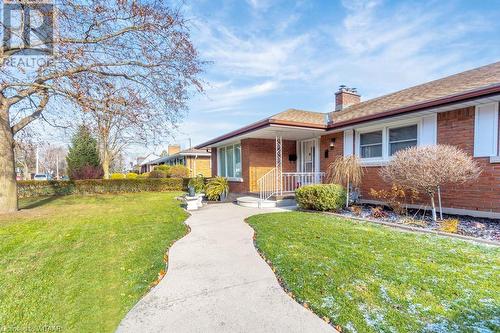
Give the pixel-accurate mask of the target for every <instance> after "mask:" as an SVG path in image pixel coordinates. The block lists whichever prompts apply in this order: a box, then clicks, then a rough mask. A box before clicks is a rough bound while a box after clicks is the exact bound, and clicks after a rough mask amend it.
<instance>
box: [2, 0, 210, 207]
mask: <svg viewBox="0 0 500 333" xmlns="http://www.w3.org/2000/svg"><path fill="white" fill-rule="evenodd" d="M22 6H23V7H22V8H24V6H25V5H24V4H23V5H22ZM26 6H29V4H27V5H26ZM55 14H56V16H55V19H56V26H57V29H58V34H57V35H56V36H55V37H54V38H53V40H52V42H51V46H53V48H54V49H55V50H56V52H55V53H54V54H53V56H52V58H51V59H50V61H46V62H44V63H41V64H38V66H37V68H36V69H35V70H32V71H27V70H25V68H23V66H22V65H20V64H19V63H16V62H11V63H10V64H11V65H10V66H6V65H4V66H3V67H2V68H1V69H0V213H4V212H12V211H16V210H17V195H16V193H17V184H16V180H15V168H14V136H15V134H16V133H18V132H19V131H20V130H21V129H23V128H25V127H26V126H27V125H28V124H30V123H31V122H32V121H34V120H35V119H37V118H39V117H40V116H42V117H43V116H44V115H46V114H47V112H49V113H50V112H51V110H58V111H59V110H61V109H65V110H72V109H75V108H77V107H83V108H85V107H92V106H93V105H98V103H97V101H96V100H95V98H96V96H98V95H99V94H92V89H91V88H92V85H99V86H101V87H104V86H105V85H106V84H109V85H111V86H113V87H116V88H121V87H127V89H130V90H132V91H133V92H134V95H135V96H137V99H139V100H141V101H142V103H143V105H144V106H145V108H147V109H149V110H151V109H153V107H154V108H156V109H158V110H161V112H157V113H156V114H155V115H156V116H157V117H158V118H157V119H156V121H158V122H159V123H164V124H165V123H169V122H171V120H172V119H175V117H176V116H177V115H179V114H180V113H182V112H183V111H184V110H185V109H186V102H187V100H188V98H189V94H190V92H191V91H192V88H195V90H198V91H201V90H202V84H201V82H200V80H199V78H198V77H199V75H200V73H201V71H202V67H203V65H204V63H203V62H202V61H200V60H199V56H198V53H197V51H196V49H195V48H194V46H193V44H192V42H191V39H190V33H189V27H188V22H187V21H186V20H185V19H184V18H183V16H182V14H181V13H180V10H178V9H172V8H170V7H168V6H167V5H166V4H165V2H164V1H162V0H150V1H132V0H130V1H127V0H92V1H79V0H66V1H63V2H58V4H57V6H56V10H55ZM46 15H53V13H52V12H51V13H47V14H46ZM21 17H24V16H21ZM32 46H33V45H32ZM35 46H36V45H35ZM17 52H18V50H16V49H13V50H7V52H4V58H3V60H4V63H8V61H7V60H9V59H14V58H15V57H16V53H17ZM12 63H14V65H12ZM90 83H92V85H91V84H90ZM52 112H53V111H52ZM56 118H57V116H56Z"/></svg>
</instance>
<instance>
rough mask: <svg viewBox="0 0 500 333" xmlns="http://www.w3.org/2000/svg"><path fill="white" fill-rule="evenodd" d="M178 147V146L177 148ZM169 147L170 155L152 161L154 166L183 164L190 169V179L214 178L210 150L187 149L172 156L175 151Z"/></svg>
mask: <svg viewBox="0 0 500 333" xmlns="http://www.w3.org/2000/svg"><path fill="white" fill-rule="evenodd" d="M176 147H177V146H176ZM170 148H171V146H169V149H168V152H169V155H168V156H165V157H161V158H158V159H156V160H154V161H151V164H152V165H162V164H167V165H177V164H181V165H184V166H186V167H188V168H189V170H190V172H191V174H190V177H195V176H198V175H203V176H204V177H212V165H211V156H212V155H211V153H210V149H195V148H190V149H185V150H180V147H179V149H178V151H176V152H175V153H173V154H171V153H172V152H173V151H172V150H171V149H170Z"/></svg>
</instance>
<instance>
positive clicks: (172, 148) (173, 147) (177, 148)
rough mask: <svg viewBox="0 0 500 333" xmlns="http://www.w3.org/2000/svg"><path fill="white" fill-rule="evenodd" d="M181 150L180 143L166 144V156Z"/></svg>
mask: <svg viewBox="0 0 500 333" xmlns="http://www.w3.org/2000/svg"><path fill="white" fill-rule="evenodd" d="M180 151H181V146H180V145H168V156H170V155H174V154H177V153H178V152H180Z"/></svg>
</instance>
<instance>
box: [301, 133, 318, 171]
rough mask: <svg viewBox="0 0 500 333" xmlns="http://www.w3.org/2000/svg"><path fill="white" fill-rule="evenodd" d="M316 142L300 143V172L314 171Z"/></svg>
mask: <svg viewBox="0 0 500 333" xmlns="http://www.w3.org/2000/svg"><path fill="white" fill-rule="evenodd" d="M316 154H317V151H316V140H314V139H313V140H306V141H302V142H301V159H300V160H301V165H300V171H301V172H314V171H316Z"/></svg>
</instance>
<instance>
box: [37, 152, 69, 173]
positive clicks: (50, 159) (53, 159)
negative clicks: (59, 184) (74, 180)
mask: <svg viewBox="0 0 500 333" xmlns="http://www.w3.org/2000/svg"><path fill="white" fill-rule="evenodd" d="M39 149H40V152H39V159H40V161H39V163H40V169H41V170H42V171H43V173H45V174H48V175H51V176H53V177H56V178H57V177H60V176H61V175H64V174H65V173H66V168H67V163H66V155H67V150H66V149H65V148H63V147H60V146H55V145H51V144H44V145H42V146H41V148H39Z"/></svg>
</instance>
